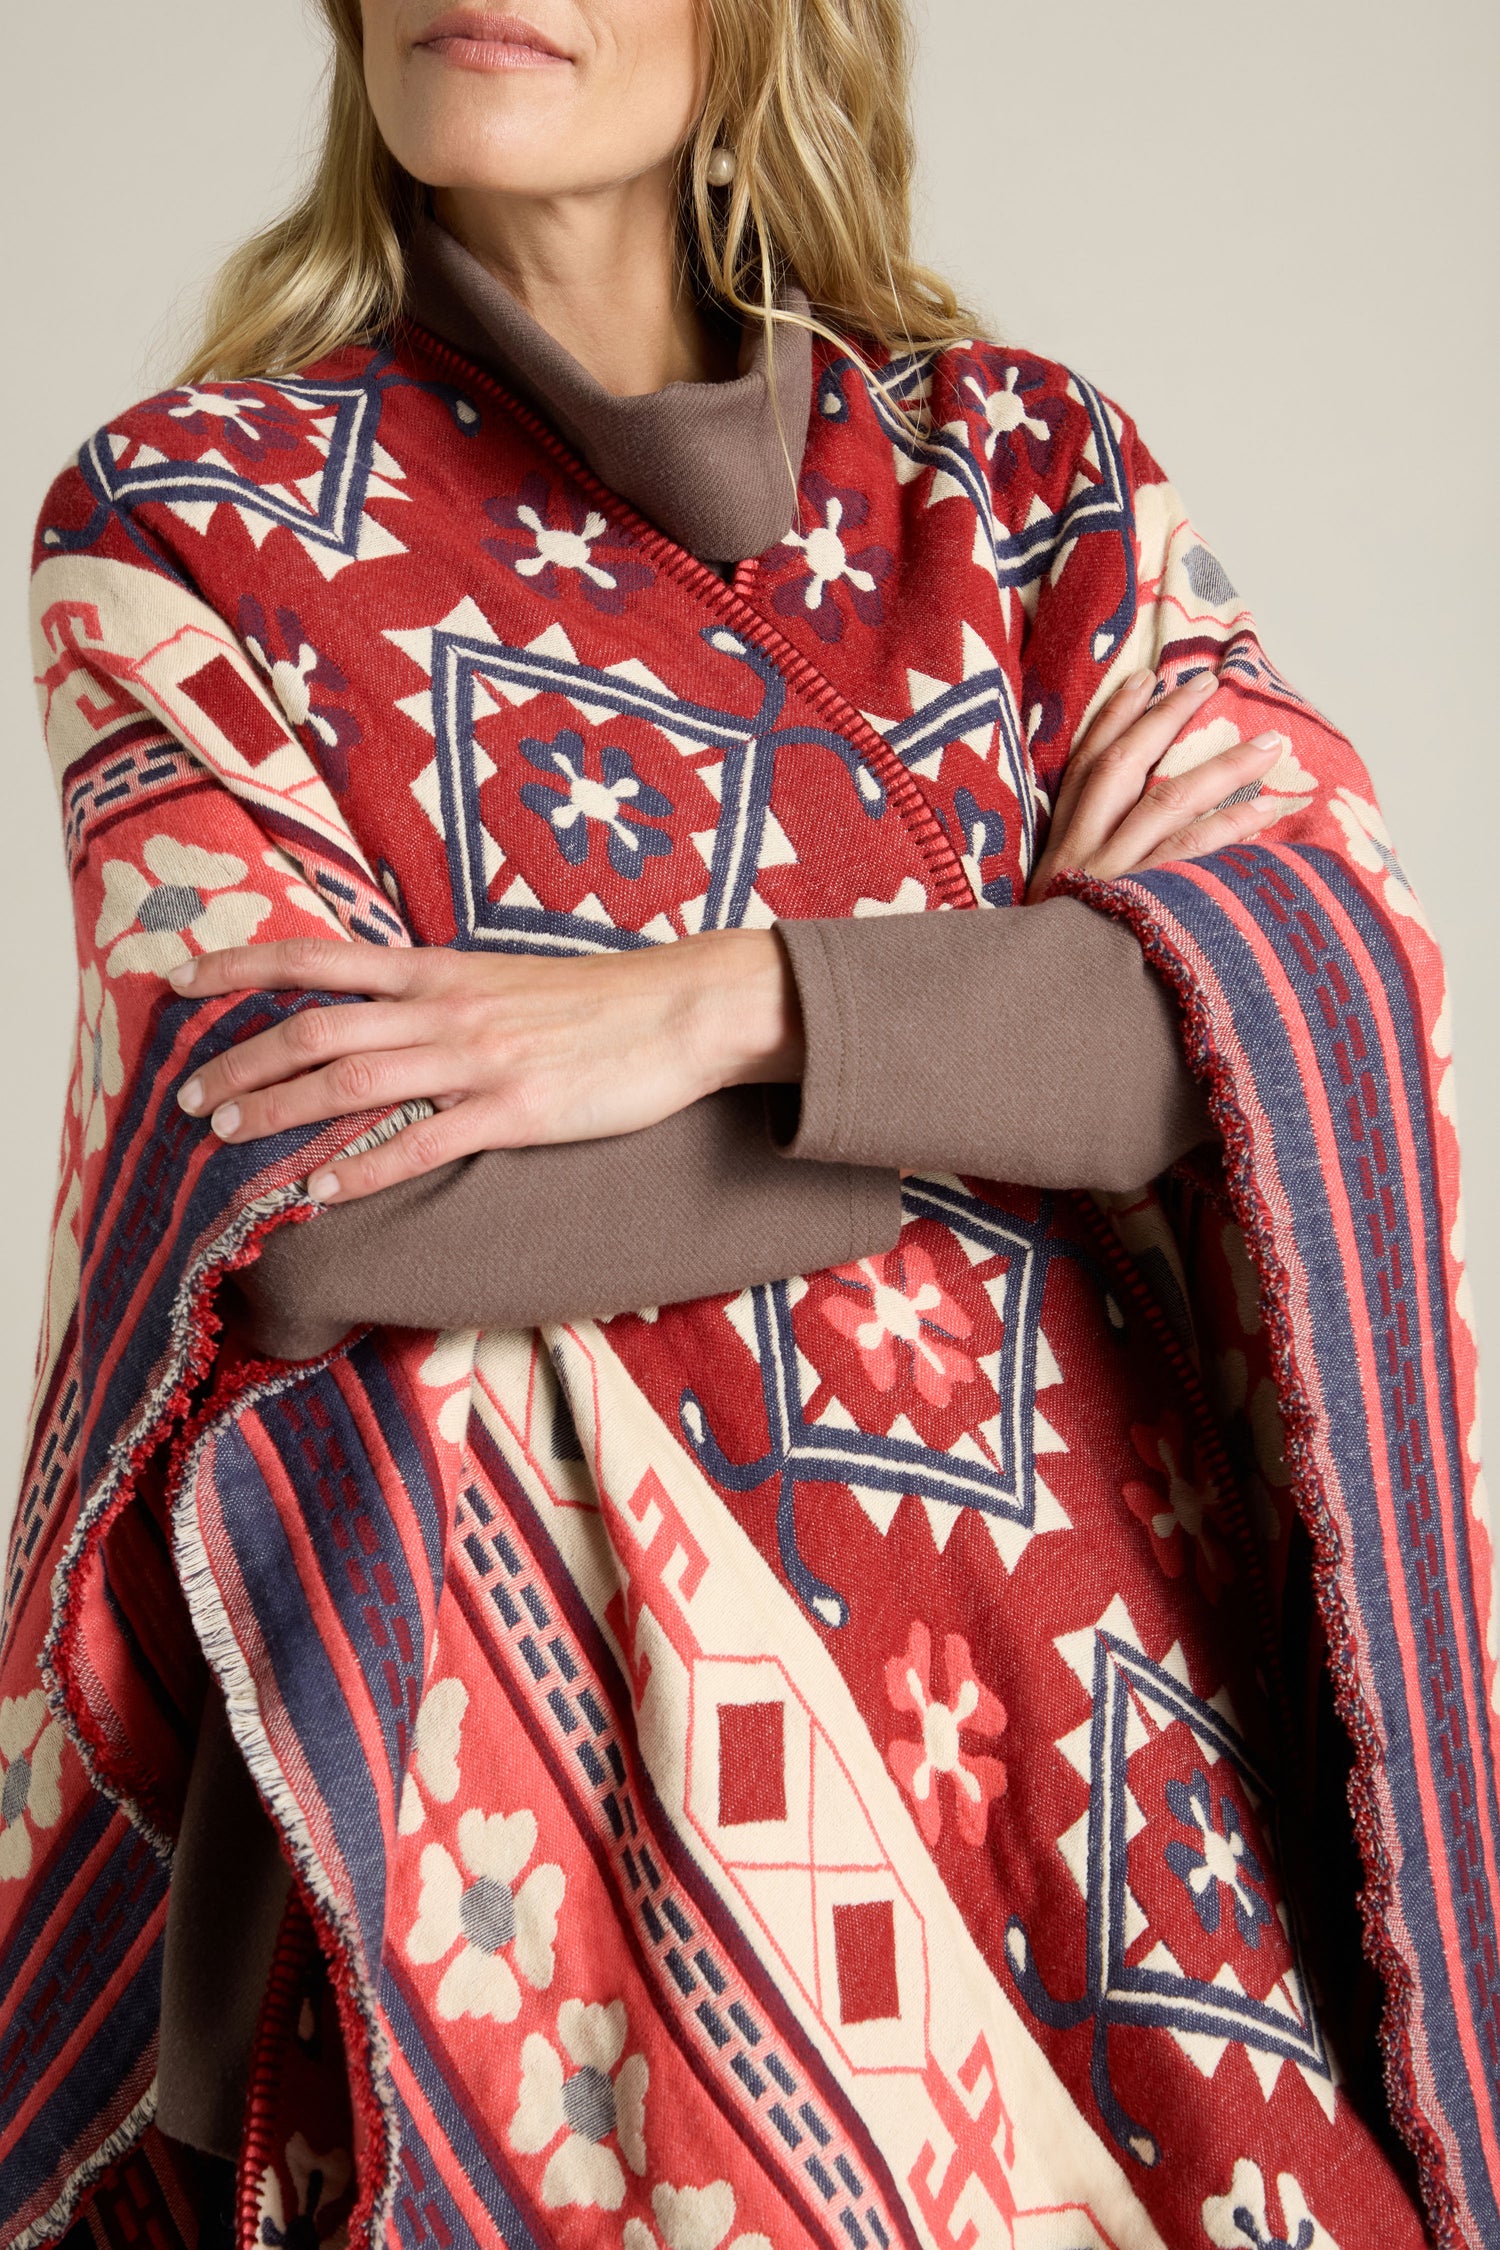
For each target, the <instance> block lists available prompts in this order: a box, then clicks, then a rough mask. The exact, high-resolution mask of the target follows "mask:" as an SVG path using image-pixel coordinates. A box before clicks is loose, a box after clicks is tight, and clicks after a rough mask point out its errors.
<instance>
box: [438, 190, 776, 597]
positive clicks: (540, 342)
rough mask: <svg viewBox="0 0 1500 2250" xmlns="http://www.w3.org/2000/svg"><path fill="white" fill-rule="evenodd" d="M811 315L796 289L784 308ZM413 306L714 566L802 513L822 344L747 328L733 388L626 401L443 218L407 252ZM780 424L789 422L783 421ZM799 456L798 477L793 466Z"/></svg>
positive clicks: (682, 386) (687, 386)
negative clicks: (817, 353)
mask: <svg viewBox="0 0 1500 2250" xmlns="http://www.w3.org/2000/svg"><path fill="white" fill-rule="evenodd" d="M779 303H780V306H781V308H782V309H783V310H784V311H787V312H793V313H805V312H806V311H807V299H806V297H805V296H804V295H803V293H802V291H801V290H800V289H799V288H797V287H796V286H795V284H792V285H789V286H788V287H787V288H786V289H785V290H784V291H783V292H782V294H781V297H780V299H779ZM406 309H407V311H408V312H409V313H410V315H411V317H412V318H413V319H414V320H416V321H419V322H420V323H421V324H422V326H423V327H425V328H430V329H431V330H432V331H433V333H434V334H435V335H438V336H441V337H442V338H443V340H444V341H445V342H446V343H449V344H451V345H452V346H453V347H454V349H455V350H456V351H461V352H463V353H464V354H465V355H466V356H467V357H468V358H470V359H474V360H477V361H478V362H479V364H480V365H481V366H482V367H484V368H486V369H488V370H489V372H491V373H492V374H494V375H497V376H498V377H499V378H500V380H501V381H502V382H504V383H505V384H506V385H507V386H508V387H509V388H510V389H512V390H515V391H516V392H518V393H519V394H520V395H521V396H523V397H524V398H526V399H528V400H529V401H530V402H531V404H532V405H534V406H536V407H537V408H538V409H539V410H540V411H541V412H542V413H543V414H544V415H545V416H546V418H547V420H548V421H550V422H551V423H552V424H553V426H554V428H555V429H557V430H558V431H559V432H560V434H561V435H562V436H563V437H564V438H566V439H567V441H568V443H569V444H570V445H571V446H572V447H573V448H574V450H575V451H576V452H578V453H581V454H582V456H583V458H584V460H585V461H587V463H588V465H589V467H590V468H591V469H592V470H593V471H594V474H595V475H596V476H597V477H599V478H601V479H602V481H603V482H604V483H605V484H607V485H608V486H609V487H610V489H611V490H612V491H614V492H618V493H619V494H620V495H621V497H622V498H623V499H626V500H628V501H630V502H631V504H632V505H633V506H634V507H637V508H639V509H640V511H641V513H642V515H644V516H648V517H649V518H650V520H651V521H652V522H653V523H654V524H656V525H657V526H658V528H659V529H660V530H662V531H664V532H665V533H666V534H667V536H668V538H669V539H675V540H676V541H677V543H678V545H679V546H682V547H686V548H687V550H688V552H689V553H690V554H693V555H697V556H699V557H700V558H701V559H702V560H703V561H705V562H738V561H741V560H742V559H743V558H744V557H745V556H747V555H758V554H761V553H763V552H764V550H765V549H766V548H767V547H769V546H772V545H773V544H774V543H775V541H776V540H778V539H780V538H781V536H782V535H783V533H784V532H785V531H787V529H788V528H789V527H790V525H791V522H792V519H793V515H794V513H795V510H796V497H797V495H796V477H795V475H794V474H793V473H792V472H793V471H795V472H796V474H797V475H800V473H801V467H802V454H803V449H804V447H805V445H806V441H807V423H808V416H809V414H810V412H811V408H812V338H811V336H810V334H809V333H808V331H807V330H806V329H805V328H801V327H794V326H779V327H778V328H777V331H776V340H775V349H774V353H773V354H772V365H773V370H774V376H775V390H774V399H773V391H772V384H771V382H770V380H769V379H768V377H767V372H766V342H765V337H764V335H763V334H762V333H761V332H760V331H759V329H756V328H747V329H746V330H745V331H744V334H743V336H742V339H741V344H740V372H739V374H738V375H737V376H735V377H734V378H733V379H732V380H731V381H729V382H726V383H668V384H667V385H666V387H665V389H663V390H659V391H649V392H647V393H645V394H644V395H643V396H642V397H638V398H619V397H617V396H616V395H615V393H614V392H613V391H607V390H606V389H605V388H604V386H603V384H602V383H599V382H596V380H595V379H594V377H593V376H592V375H590V374H589V372H588V370H587V368H585V367H582V366H581V365H580V364H579V362H578V361H577V360H576V359H574V358H573V356H572V354H571V353H570V352H567V351H565V350H564V349H563V347H562V345H561V344H559V343H558V342H557V341H556V339H555V338H554V337H552V336H549V335H548V333H547V331H546V329H545V328H543V327H542V326H541V325H540V324H539V323H538V322H537V321H535V320H533V318H532V317H531V315H530V313H529V312H527V311H526V309H525V307H524V306H523V305H522V304H520V302H519V301H518V300H517V299H516V298H515V297H514V296H513V295H512V294H511V292H510V291H509V290H508V289H507V288H506V287H505V286H504V284H503V283H502V282H500V281H497V280H496V278H495V276H494V275H493V274H492V273H491V272H490V271H489V270H488V268H487V267H485V266H482V265H481V264H480V262H479V260H478V259H477V258H475V257H473V256H472V255H471V254H470V252H469V251H467V250H465V249H464V247H463V245H462V244H461V243H460V242H457V241H455V240H454V238H453V236H452V235H451V234H449V233H448V232H447V231H446V229H445V228H443V227H440V226H439V225H438V224H437V222H436V220H434V219H431V218H424V219H422V220H421V221H419V223H418V226H417V229H416V232H415V234H414V235H413V238H412V241H411V244H410V246H409V248H408V251H407V296H406ZM778 417H779V419H778ZM788 455H790V458H791V470H790V471H789V469H788V466H787V460H788Z"/></svg>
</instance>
